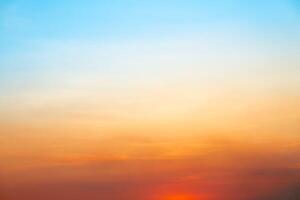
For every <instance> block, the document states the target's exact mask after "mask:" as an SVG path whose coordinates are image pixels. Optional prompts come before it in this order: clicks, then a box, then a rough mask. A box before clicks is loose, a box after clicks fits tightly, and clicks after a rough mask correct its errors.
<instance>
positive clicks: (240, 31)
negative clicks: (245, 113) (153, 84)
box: [0, 0, 300, 90]
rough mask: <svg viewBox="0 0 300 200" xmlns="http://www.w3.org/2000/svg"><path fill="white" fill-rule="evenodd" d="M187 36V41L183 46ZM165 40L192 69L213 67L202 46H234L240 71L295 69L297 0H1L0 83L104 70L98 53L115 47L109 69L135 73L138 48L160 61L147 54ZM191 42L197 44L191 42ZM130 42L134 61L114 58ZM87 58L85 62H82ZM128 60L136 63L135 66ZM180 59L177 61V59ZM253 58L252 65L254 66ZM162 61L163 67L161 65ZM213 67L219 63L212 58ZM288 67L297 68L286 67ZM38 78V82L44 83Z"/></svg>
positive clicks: (222, 49)
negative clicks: (54, 73)
mask: <svg viewBox="0 0 300 200" xmlns="http://www.w3.org/2000/svg"><path fill="white" fill-rule="evenodd" d="M166 41H168V42H166ZM181 41H183V42H181ZM184 41H187V42H186V43H187V44H185V45H183V43H184ZM165 42H166V43H168V45H167V46H168V48H170V49H171V51H170V52H169V54H172V53H173V55H174V56H175V55H176V56H175V57H176V58H178V59H179V60H180V58H181V57H182V60H185V61H186V62H190V63H192V62H194V63H193V64H191V65H195V66H193V67H191V68H193V69H195V68H197V66H196V64H195V63H198V62H201V63H202V64H201V66H202V67H198V68H199V69H200V68H201V69H202V68H203V70H204V68H205V67H203V66H205V65H206V64H207V65H212V64H209V63H207V62H208V61H204V60H205V59H204V60H201V56H200V57H199V56H198V55H197V50H199V48H202V50H201V51H205V50H203V49H209V50H207V52H210V53H208V54H213V55H214V56H215V57H216V58H217V59H218V58H220V57H226V51H227V53H228V52H231V51H232V54H234V55H235V61H234V62H240V61H238V60H239V59H240V58H243V61H241V66H240V68H244V69H245V70H244V71H249V70H246V68H247V67H244V66H246V65H249V64H247V62H249V60H250V61H251V60H252V61H253V60H256V61H258V62H260V65H259V66H263V64H262V63H263V62H266V63H268V64H267V66H265V67H262V68H267V69H268V68H272V67H271V64H270V63H272V62H273V61H272V59H274V60H276V59H279V60H281V61H285V63H292V64H291V66H293V65H295V63H298V61H297V53H298V52H299V45H298V44H299V43H300V5H299V1H297V0H223V1H221V0H213V1H204V0H164V1H162V0H149V1H147V0H98V1H96V0H90V1H79V0H51V1H50V0H49V1H36V0H26V1H25V0H1V1H0V43H1V45H0V52H1V55H0V58H1V60H0V72H1V75H0V78H1V79H2V80H1V83H2V84H1V85H2V86H1V87H2V88H3V87H5V88H6V90H10V89H9V88H10V86H11V85H14V84H12V83H15V82H17V83H18V84H17V85H20V86H19V87H20V88H22V85H23V84H22V83H23V82H28V81H29V82H30V81H32V80H35V79H40V78H39V77H43V76H42V75H41V72H40V71H43V73H45V74H49V73H50V72H49V71H51V69H52V68H53V65H55V67H56V68H59V69H62V68H65V66H66V65H67V66H68V69H69V70H70V71H72V70H74V69H75V66H77V67H76V69H78V68H81V69H80V70H79V71H80V72H78V73H79V74H80V73H82V71H85V72H86V71H88V69H87V68H88V67H87V66H96V65H97V66H99V68H104V67H103V65H104V64H103V63H101V62H102V61H101V59H100V58H96V57H97V56H98V57H101V55H102V54H103V55H104V53H103V52H102V53H101V51H108V52H110V55H107V56H106V57H110V59H108V60H107V61H105V62H106V65H108V66H112V67H111V68H112V69H113V70H112V71H117V72H118V71H123V72H126V73H131V71H132V67H130V66H131V65H133V64H132V62H135V61H134V60H135V59H137V57H138V56H141V55H140V54H139V53H138V52H143V50H141V49H143V48H144V49H147V48H148V49H151V50H150V51H151V52H152V54H153V55H152V57H155V58H152V57H151V55H150V56H149V55H146V54H147V51H146V50H145V55H144V56H146V57H147V56H148V57H147V59H146V60H148V61H149V62H148V63H152V62H154V61H153V60H155V59H157V58H158V57H159V56H161V55H162V54H161V53H162V52H164V53H166V52H165V50H162V47H161V46H160V45H161V44H164V43H165ZM179 43H180V44H179ZM193 43H194V46H193V45H191V44H193ZM204 43H205V45H204ZM180 45H181V46H182V45H183V46H184V47H183V48H182V47H181V46H180ZM95 46H96V48H95ZM132 46H136V48H135V49H134V48H133V49H132V50H130V51H131V53H128V54H130V55H129V56H128V57H130V58H123V59H125V60H124V63H127V66H125V67H121V65H120V64H118V63H115V60H116V57H118V56H119V55H120V54H123V55H126V54H127V49H128V48H132ZM187 46H188V47H187ZM191 46H193V47H191ZM99 48H100V49H101V48H102V49H115V52H112V51H110V50H101V51H99V53H97V51H98V49H99ZM74 49H75V50H74ZM76 49H77V50H76ZM82 49H84V50H82ZM117 49H119V50H120V52H119V53H117V52H118V51H117ZM140 50H141V51H140ZM161 50H162V51H161ZM153 52H156V54H155V53H153ZM99 54H101V55H99ZM154 54H155V55H156V56H154ZM185 54H186V55H185ZM188 54H190V55H193V56H192V57H191V56H189V55H188ZM194 54H195V55H194ZM241 54H243V55H241ZM247 54H248V57H249V58H247V56H246V55H247ZM91 57H92V58H91ZM183 57H184V58H183ZM291 57H292V58H291ZM67 59H68V61H66V60H67ZM126 59H127V60H126ZM150 59H152V61H150ZM166 59H167V58H166ZM54 60H55V61H54ZM70 60H72V61H73V62H70ZM83 60H86V61H88V62H87V63H84V64H82V66H78V63H82V62H84V61H83ZM128 60H131V61H130V63H128V62H127V61H128ZM179 60H178V61H174V63H180V62H181V61H179ZM187 60H190V61H187ZM196 60H198V61H196ZM252 61H251V62H252ZM66 62H67V63H68V64H66ZM158 62H159V60H157V61H155V63H158ZM203 62H205V63H203ZM209 62H214V61H209ZM251 62H250V63H251ZM51 63H52V64H51ZM254 63H255V62H254ZM254 63H252V65H253V66H255V65H256V64H254ZM168 64H169V65H173V64H170V63H168ZM113 65H114V66H113ZM157 65H158V66H162V65H163V63H161V64H157ZM213 65H214V66H216V65H218V64H216V63H215V62H214V64H213ZM219 65H220V66H223V65H224V66H231V65H232V62H231V61H230V62H228V63H226V62H225V64H224V63H221V62H220V63H219ZM291 66H289V67H288V70H286V71H287V73H291V74H295V73H294V71H293V70H294V69H295V67H291ZM140 67H141V68H142V69H143V70H144V71H145V73H146V72H147V71H149V70H150V71H151V68H153V66H149V65H147V64H146V63H141V66H140ZM284 67H286V66H282V68H284ZM160 68H164V67H160ZM290 68H292V69H293V70H292V71H289V70H290ZM188 69H189V67H188ZM210 69H213V68H210ZM89 70H91V69H89ZM218 70H219V69H218V68H216V69H215V70H212V71H214V72H218ZM58 71H59V70H58ZM162 71H163V70H162ZM200 71H201V70H200ZM252 71H253V70H252ZM157 72H158V73H159V72H160V70H158V71H157ZM101 73H102V72H101ZM126 73H125V74H126ZM195 74H197V73H195ZM77 76H79V75H77ZM26 77H27V78H26ZM61 79H63V77H62V78H61ZM128 79H130V78H129V77H128ZM6 81H8V82H6ZM19 82H20V83H19ZM34 83H35V85H39V81H35V82H34Z"/></svg>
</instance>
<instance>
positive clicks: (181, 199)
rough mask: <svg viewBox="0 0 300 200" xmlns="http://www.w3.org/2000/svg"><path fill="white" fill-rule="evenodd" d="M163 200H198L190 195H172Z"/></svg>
mask: <svg viewBox="0 0 300 200" xmlns="http://www.w3.org/2000/svg"><path fill="white" fill-rule="evenodd" d="M161 200H196V198H195V196H193V195H188V194H172V195H166V196H164V197H163V198H162V199H161Z"/></svg>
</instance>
